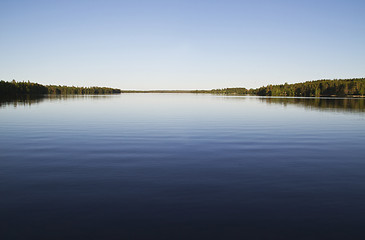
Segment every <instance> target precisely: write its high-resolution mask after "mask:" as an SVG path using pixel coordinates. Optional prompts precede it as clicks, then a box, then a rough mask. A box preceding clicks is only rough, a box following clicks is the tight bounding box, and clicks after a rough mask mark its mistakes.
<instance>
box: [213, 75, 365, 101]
mask: <svg viewBox="0 0 365 240" xmlns="http://www.w3.org/2000/svg"><path fill="white" fill-rule="evenodd" d="M211 93H215V94H224V95H246V94H249V95H258V96H290V97H360V96H364V95H365V78H353V79H335V80H316V81H307V82H303V83H294V84H288V83H285V84H281V85H267V86H265V87H260V88H256V89H246V88H224V89H213V90H211Z"/></svg>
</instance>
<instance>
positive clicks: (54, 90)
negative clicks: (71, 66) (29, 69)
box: [0, 80, 121, 96]
mask: <svg viewBox="0 0 365 240" xmlns="http://www.w3.org/2000/svg"><path fill="white" fill-rule="evenodd" d="M114 93H121V90H120V89H116V88H107V87H74V86H72V87H68V86H56V85H42V84H39V83H32V82H29V81H28V82H16V81H15V80H13V81H11V82H5V81H3V80H2V81H0V95H1V96H21V95H42V94H114Z"/></svg>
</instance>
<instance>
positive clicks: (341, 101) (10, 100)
mask: <svg viewBox="0 0 365 240" xmlns="http://www.w3.org/2000/svg"><path fill="white" fill-rule="evenodd" d="M110 97H113V96H112V95H38V96H31V95H25V96H18V97H0V107H5V106H11V105H13V106H14V107H17V106H19V105H20V106H26V105H29V106H30V105H32V104H38V103H41V102H43V101H44V100H49V101H59V100H71V99H80V98H82V99H105V98H110ZM255 98H257V99H259V101H260V102H263V103H267V104H281V105H283V106H288V105H297V106H299V107H304V108H306V109H313V110H320V111H333V112H343V111H345V112H365V99H364V98H326V97H323V98H318V97H317V98H300V97H255ZM231 99H232V98H231ZM239 99H242V97H240V98H239ZM244 99H246V97H244Z"/></svg>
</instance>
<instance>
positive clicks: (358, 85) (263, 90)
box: [0, 78, 365, 98]
mask: <svg viewBox="0 0 365 240" xmlns="http://www.w3.org/2000/svg"><path fill="white" fill-rule="evenodd" d="M120 93H204V94H205V93H207V94H217V95H237V96H244V95H251V96H282V97H349V98H364V97H365V78H353V79H334V80H316V81H307V82H303V83H294V84H288V83H285V84H281V85H267V86H263V87H260V88H255V89H252V88H251V89H246V88H222V89H212V90H121V89H117V88H109V87H74V86H71V87H70V86H61V85H58V86H57V85H42V84H39V83H32V82H29V81H28V82H16V81H15V80H13V81H11V82H6V81H3V80H2V81H0V95H1V96H24V95H44V94H59V95H71V94H72V95H98V94H120Z"/></svg>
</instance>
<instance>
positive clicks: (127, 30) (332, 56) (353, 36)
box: [0, 0, 365, 89]
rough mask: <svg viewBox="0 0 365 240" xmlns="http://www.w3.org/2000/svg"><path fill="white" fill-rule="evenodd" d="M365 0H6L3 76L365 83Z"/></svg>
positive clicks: (226, 83)
mask: <svg viewBox="0 0 365 240" xmlns="http://www.w3.org/2000/svg"><path fill="white" fill-rule="evenodd" d="M364 12H365V1H355V0H342V1H338V0H337V1H336V0H332V1H327V0H317V1H312V0H307V1H295V0H292V1H289V0H287V1H284V0H278V1H275V0H272V1H266V0H255V1H254V0H252V1H244V0H242V1H233V0H224V1H223V0H222V1H215V0H209V1H205V0H203V1H198V0H195V1H190V0H186V1H176V0H169V1H159V0H154V1H152V0H151V1H138V0H134V1H110V0H103V1H98V0H88V1H77V0H73V1H67V0H63V1H59V0H57V1H53V0H46V1H38V0H32V1H18V0H0V36H1V37H0V43H1V44H0V56H1V58H0V79H2V80H7V81H9V80H12V79H16V80H18V81H23V80H25V81H27V80H30V81H33V82H39V83H42V84H57V85H58V84H61V85H75V86H95V85H97V86H110V87H118V88H122V89H212V88H224V87H247V88H254V87H260V86H263V85H267V84H281V83H284V82H288V83H294V82H301V81H307V80H317V79H323V78H326V79H334V78H354V77H365V14H364Z"/></svg>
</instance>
